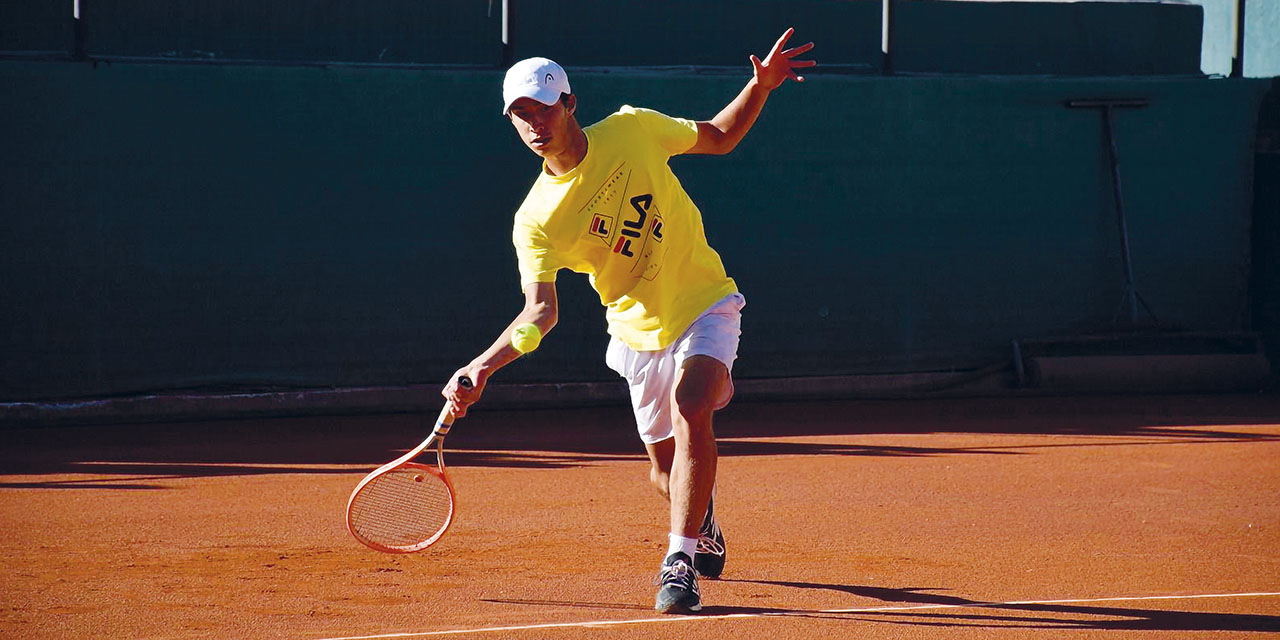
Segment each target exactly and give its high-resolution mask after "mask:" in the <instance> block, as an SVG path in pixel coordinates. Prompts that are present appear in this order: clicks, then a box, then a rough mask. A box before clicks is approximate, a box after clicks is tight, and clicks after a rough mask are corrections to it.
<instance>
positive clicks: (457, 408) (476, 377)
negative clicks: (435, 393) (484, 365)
mask: <svg viewBox="0 0 1280 640" xmlns="http://www.w3.org/2000/svg"><path fill="white" fill-rule="evenodd" d="M486 378H487V376H486V375H485V374H484V372H482V371H478V370H476V369H474V368H473V367H470V366H467V367H463V368H461V369H458V371H457V373H454V374H453V377H452V378H450V379H449V384H446V385H445V386H444V389H441V390H440V395H442V396H444V399H445V400H446V401H448V403H449V405H450V406H449V413H450V414H452V415H453V417H454V418H461V417H463V416H465V415H467V407H470V406H471V405H473V404H475V403H476V401H477V400H479V399H480V394H481V393H483V392H484V385H485V382H486Z"/></svg>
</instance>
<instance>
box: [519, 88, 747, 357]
mask: <svg viewBox="0 0 1280 640" xmlns="http://www.w3.org/2000/svg"><path fill="white" fill-rule="evenodd" d="M584 131H585V132H586V135H587V155H586V157H585V158H584V159H583V160H582V162H581V163H580V164H579V165H578V166H577V167H574V169H573V170H572V171H569V172H568V173H566V174H565V175H562V176H553V175H550V174H548V173H547V172H546V170H545V167H544V169H543V171H541V172H540V174H539V176H538V180H537V182H535V183H534V185H533V187H532V188H531V189H530V190H529V195H528V196H526V197H525V200H524V203H523V204H521V205H520V208H519V210H517V211H516V216H515V227H514V229H513V232H512V241H513V243H514V244H515V248H516V260H517V262H518V264H519V267H520V284H521V287H527V286H528V285H530V284H533V283H537V282H555V278H556V272H557V271H559V270H560V269H569V270H571V271H576V272H578V273H585V274H587V277H588V278H589V279H590V281H591V286H592V287H594V288H595V290H596V292H597V293H599V294H600V302H602V303H603V304H604V305H605V307H606V312H605V318H606V319H607V320H608V323H609V333H610V334H611V335H613V336H615V337H617V338H618V339H619V340H622V341H623V342H624V343H626V344H627V346H629V347H631V348H632V349H635V350H636V351H656V350H658V349H664V348H666V347H668V346H670V345H671V343H672V342H674V341H675V339H676V338H678V337H680V335H681V334H682V333H684V331H685V329H687V328H689V325H690V324H692V323H693V321H694V319H695V318H697V317H698V315H699V314H701V313H702V312H703V311H706V309H707V308H708V307H710V306H711V305H712V304H714V303H715V302H716V301H718V300H719V299H721V298H723V297H724V296H727V295H729V294H730V293H733V292H735V291H737V285H735V284H734V282H733V279H731V278H729V277H728V276H727V275H725V270H724V265H723V264H722V263H721V262H720V256H719V255H718V254H717V253H716V252H715V250H713V249H712V248H711V246H710V245H708V244H707V238H706V234H705V233H704V231H703V227H702V213H701V212H700V211H698V207H697V206H696V205H694V204H693V201H692V200H690V199H689V195H688V194H687V193H685V190H684V187H682V186H680V181H679V180H677V179H676V176H675V174H673V173H672V172H671V168H670V167H668V166H667V160H668V159H669V158H670V157H671V156H673V155H676V154H680V153H683V152H685V151H688V150H689V148H690V147H692V146H693V144H694V143H695V142H697V140H698V126H697V123H695V122H693V121H691V120H684V119H679V118H671V117H668V116H665V115H663V114H661V113H658V112H657V111H652V110H649V109H638V108H635V107H630V106H623V107H622V108H621V109H619V110H618V112H617V113H615V114H613V115H610V116H609V117H607V118H605V119H604V120H601V121H600V122H597V123H596V124H594V125H591V126H590V127H587V128H586V129H584Z"/></svg>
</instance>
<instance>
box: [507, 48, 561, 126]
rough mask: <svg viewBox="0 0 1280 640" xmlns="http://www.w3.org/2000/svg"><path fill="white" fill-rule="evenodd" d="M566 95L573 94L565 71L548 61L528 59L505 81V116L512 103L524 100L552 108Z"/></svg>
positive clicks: (508, 71)
mask: <svg viewBox="0 0 1280 640" xmlns="http://www.w3.org/2000/svg"><path fill="white" fill-rule="evenodd" d="M562 93H573V91H571V90H570V89H569V76H568V75H566V74H565V72H564V67H561V66H560V65H558V64H556V63H555V62H553V61H551V60H548V59H546V58H526V59H524V60H521V61H520V62H517V63H515V64H513V65H511V68H510V69H507V77H506V78H505V79H504V80H503V81H502V102H503V105H502V113H504V114H505V113H507V112H508V111H510V110H511V103H512V102H515V101H516V100H519V99H520V98H533V99H534V100H537V101H538V102H541V103H542V104H545V105H547V106H551V105H553V104H555V103H557V102H559V101H560V94H562Z"/></svg>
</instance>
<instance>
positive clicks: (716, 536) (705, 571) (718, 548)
mask: <svg viewBox="0 0 1280 640" xmlns="http://www.w3.org/2000/svg"><path fill="white" fill-rule="evenodd" d="M714 507H715V504H714V500H713V501H712V502H709V503H707V515H706V517H704V518H703V519H702V528H701V529H699V530H698V551H697V553H695V554H694V556H693V568H694V569H696V570H697V571H698V575H700V576H704V577H707V578H712V579H715V578H719V577H720V573H721V572H723V571H724V556H725V548H724V532H722V531H720V523H718V522H716V511H715V508H714Z"/></svg>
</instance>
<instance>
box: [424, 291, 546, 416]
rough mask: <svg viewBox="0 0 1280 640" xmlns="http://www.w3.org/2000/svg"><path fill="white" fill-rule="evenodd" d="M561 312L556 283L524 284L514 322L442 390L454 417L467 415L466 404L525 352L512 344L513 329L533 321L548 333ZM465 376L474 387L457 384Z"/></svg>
mask: <svg viewBox="0 0 1280 640" xmlns="http://www.w3.org/2000/svg"><path fill="white" fill-rule="evenodd" d="M559 313H560V310H559V303H558V301H557V298H556V284H555V283H554V282H539V283H537V284H532V285H529V286H527V287H525V291H524V309H522V310H521V311H520V313H519V314H518V315H516V317H515V319H514V320H512V321H511V324H510V325H508V326H507V328H506V329H505V330H503V332H502V334H501V335H499V336H498V339H497V340H495V341H494V342H493V344H492V345H491V346H490V347H489V348H488V349H486V350H485V352H484V353H482V354H480V355H479V356H476V358H475V359H474V360H472V361H471V363H470V364H468V365H467V366H465V367H463V368H461V369H458V371H457V372H456V373H454V374H453V377H451V378H450V379H449V384H447V385H445V387H444V390H443V391H442V392H441V395H443V396H444V397H445V399H446V400H448V401H449V402H450V403H451V404H452V405H453V407H454V411H453V415H454V417H456V418H461V417H463V416H465V415H467V407H469V406H471V405H472V404H475V402H476V401H477V400H479V399H480V395H481V394H483V393H484V387H485V384H486V383H487V382H488V381H489V377H490V376H492V375H493V374H494V373H496V372H497V371H498V370H499V369H501V368H503V367H505V366H507V365H508V364H511V363H512V362H514V361H515V360H516V359H517V358H519V357H520V356H521V355H522V354H521V353H520V352H519V351H517V350H516V348H515V347H513V346H512V345H511V332H512V330H513V329H515V328H516V327H518V326H520V325H523V324H533V325H534V326H536V327H538V330H539V331H540V332H541V334H542V335H544V336H545V335H546V334H548V333H550V332H551V329H552V328H554V327H555V326H556V322H557V321H558V320H559ZM463 376H466V377H467V378H469V379H471V381H472V387H471V388H467V387H464V386H462V385H460V384H458V380H459V379H460V378H462V377H463Z"/></svg>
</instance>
